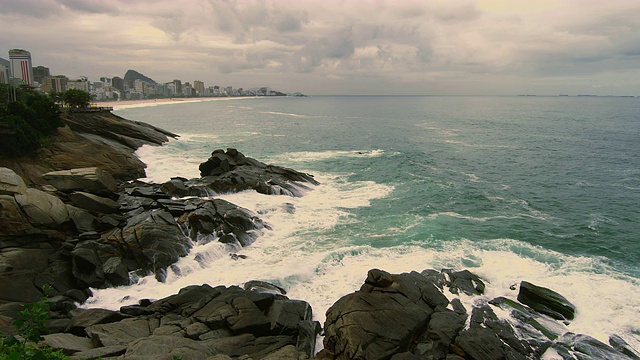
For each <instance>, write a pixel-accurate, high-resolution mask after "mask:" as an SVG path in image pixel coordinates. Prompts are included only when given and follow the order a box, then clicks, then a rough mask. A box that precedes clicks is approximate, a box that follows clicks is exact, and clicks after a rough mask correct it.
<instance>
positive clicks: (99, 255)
mask: <svg viewBox="0 0 640 360" xmlns="http://www.w3.org/2000/svg"><path fill="white" fill-rule="evenodd" d="M190 248H191V240H190V239H189V238H187V237H186V236H184V235H183V233H182V231H181V230H180V229H179V228H178V226H177V224H176V223H175V221H174V219H173V216H172V215H171V214H170V213H168V212H167V211H166V210H161V209H155V210H151V211H144V212H142V213H140V214H138V215H135V216H132V217H130V218H128V219H127V225H126V226H125V227H124V228H122V229H121V228H114V229H113V230H111V231H108V232H107V233H105V234H103V235H102V237H101V238H100V239H99V240H95V241H93V242H90V241H85V242H82V243H80V244H78V245H77V246H76V248H75V249H74V250H73V253H72V254H73V263H74V275H75V276H76V277H77V278H78V279H80V280H82V281H83V282H84V283H85V284H91V285H88V286H92V287H102V286H104V284H105V280H106V279H105V274H104V264H105V262H106V261H107V260H108V259H110V258H112V257H120V258H122V262H123V263H124V264H125V265H126V271H127V272H128V271H133V270H138V269H142V270H143V271H145V272H149V273H155V274H160V273H161V271H163V270H164V269H165V268H166V267H168V266H170V265H171V264H173V263H175V262H176V261H177V260H178V259H179V258H180V257H182V256H185V255H187V253H188V250H189V249H190ZM109 273H110V274H114V275H118V276H117V278H118V279H122V280H124V279H127V281H126V283H128V277H125V276H123V274H124V271H123V270H118V271H116V272H111V271H110V272H109Z"/></svg>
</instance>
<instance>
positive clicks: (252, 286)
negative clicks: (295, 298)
mask: <svg viewBox="0 0 640 360" xmlns="http://www.w3.org/2000/svg"><path fill="white" fill-rule="evenodd" d="M242 287H243V288H244V289H245V290H249V291H255V292H259V293H268V294H278V295H287V291H286V290H285V289H283V288H281V287H280V286H278V285H274V284H271V283H268V282H266V281H259V280H250V281H247V282H246V283H244V285H243V286H242Z"/></svg>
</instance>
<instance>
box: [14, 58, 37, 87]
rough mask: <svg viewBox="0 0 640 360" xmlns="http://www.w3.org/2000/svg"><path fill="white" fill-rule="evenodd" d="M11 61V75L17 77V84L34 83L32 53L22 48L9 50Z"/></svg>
mask: <svg viewBox="0 0 640 360" xmlns="http://www.w3.org/2000/svg"><path fill="white" fill-rule="evenodd" d="M9 61H10V62H11V76H12V77H13V78H14V79H16V80H15V81H17V82H18V83H17V85H33V82H34V80H33V68H32V66H31V53H30V52H28V51H26V50H21V49H11V50H9Z"/></svg>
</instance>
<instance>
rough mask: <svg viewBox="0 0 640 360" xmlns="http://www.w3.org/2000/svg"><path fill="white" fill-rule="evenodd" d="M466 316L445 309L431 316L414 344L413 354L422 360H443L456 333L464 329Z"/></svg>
mask: <svg viewBox="0 0 640 360" xmlns="http://www.w3.org/2000/svg"><path fill="white" fill-rule="evenodd" d="M466 320H467V315H466V314H459V313H456V312H454V311H452V310H449V309H445V310H444V311H437V312H434V313H433V315H431V319H430V320H429V325H428V326H427V331H426V332H425V334H424V335H423V337H422V339H421V340H420V341H419V342H418V344H416V347H415V349H414V350H413V354H415V355H416V356H419V358H421V359H424V358H427V359H444V358H446V356H447V354H448V353H449V347H450V345H451V343H452V342H453V340H454V339H455V337H456V336H457V335H458V332H459V331H460V330H462V328H463V327H464V324H465V321H466Z"/></svg>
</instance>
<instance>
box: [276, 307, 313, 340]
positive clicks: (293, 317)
mask: <svg viewBox="0 0 640 360" xmlns="http://www.w3.org/2000/svg"><path fill="white" fill-rule="evenodd" d="M311 315H312V314H311V306H310V305H309V304H308V303H307V302H306V301H301V300H275V301H274V302H273V305H271V308H270V309H269V314H268V318H269V319H270V321H271V331H272V332H274V331H275V332H276V333H277V334H294V333H296V332H298V330H299V329H298V325H299V324H300V322H301V321H304V320H311Z"/></svg>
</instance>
